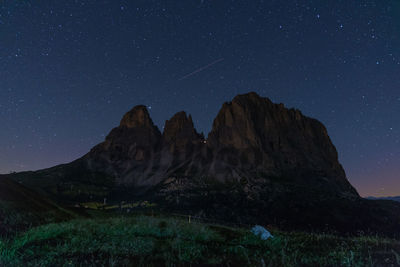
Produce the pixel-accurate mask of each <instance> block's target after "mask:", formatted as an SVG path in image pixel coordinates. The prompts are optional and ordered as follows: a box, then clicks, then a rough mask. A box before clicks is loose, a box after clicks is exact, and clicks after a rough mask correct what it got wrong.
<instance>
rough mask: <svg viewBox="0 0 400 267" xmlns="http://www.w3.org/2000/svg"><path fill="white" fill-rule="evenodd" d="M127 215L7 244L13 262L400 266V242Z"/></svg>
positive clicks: (61, 226) (0, 256)
mask: <svg viewBox="0 0 400 267" xmlns="http://www.w3.org/2000/svg"><path fill="white" fill-rule="evenodd" d="M272 232H273V235H274V238H273V239H269V240H266V241H264V240H261V239H260V238H259V237H257V236H254V235H253V234H252V233H251V231H250V230H249V229H244V228H232V227H226V226H221V225H212V224H201V223H194V222H192V223H189V222H188V221H187V220H184V219H177V218H171V217H151V216H142V215H136V216H129V217H128V216H125V217H122V216H121V217H113V218H96V219H77V220H72V221H69V222H63V223H52V224H47V225H43V226H39V227H36V228H32V229H30V230H29V231H27V232H25V233H22V234H20V235H18V236H17V237H15V238H13V239H10V240H7V241H4V240H3V241H1V242H0V265H5V266H49V265H51V266H54V265H56V266H75V265H78V266H80V265H83V266H160V265H161V266H164V265H168V266H170V265H199V264H201V265H216V264H218V265H223V266H239V265H242V266H299V265H300V266H376V265H380V266H382V265H384V266H390V265H393V266H396V265H400V256H399V251H400V242H399V241H396V240H391V239H383V238H379V237H365V236H361V237H339V236H335V235H328V234H310V233H300V232H293V233H287V232H280V231H272Z"/></svg>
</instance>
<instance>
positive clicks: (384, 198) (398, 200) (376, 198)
mask: <svg viewBox="0 0 400 267" xmlns="http://www.w3.org/2000/svg"><path fill="white" fill-rule="evenodd" d="M366 198H367V199H370V200H393V201H397V202H400V196H398V197H366Z"/></svg>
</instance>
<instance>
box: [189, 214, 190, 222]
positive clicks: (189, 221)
mask: <svg viewBox="0 0 400 267" xmlns="http://www.w3.org/2000/svg"><path fill="white" fill-rule="evenodd" d="M189 223H190V215H189Z"/></svg>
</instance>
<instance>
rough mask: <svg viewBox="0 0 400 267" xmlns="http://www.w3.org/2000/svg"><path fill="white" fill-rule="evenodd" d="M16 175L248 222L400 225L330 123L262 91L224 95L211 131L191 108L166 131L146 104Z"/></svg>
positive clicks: (32, 182)
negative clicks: (70, 154)
mask: <svg viewBox="0 0 400 267" xmlns="http://www.w3.org/2000/svg"><path fill="white" fill-rule="evenodd" d="M24 175H25V176H24ZM23 177H30V179H26V178H23ZM14 179H15V180H18V181H19V182H22V183H24V184H26V185H28V186H31V187H33V188H36V189H37V190H39V191H41V192H43V193H45V194H48V195H50V196H52V197H53V198H56V199H58V200H59V201H63V202H76V201H88V200H90V201H92V200H95V199H98V200H100V201H101V200H103V198H105V197H106V198H107V199H109V200H111V201H112V200H114V201H121V200H128V201H129V200H134V201H143V200H146V201H150V202H152V203H155V204H156V205H157V207H159V208H160V209H162V210H165V211H178V212H183V213H186V214H187V213H189V214H194V215H198V216H206V217H212V218H219V219H223V220H226V221H235V222H242V223H263V224H267V223H272V224H277V225H279V226H281V227H292V228H293V227H295V228H309V229H321V228H333V229H336V230H343V231H353V230H356V229H369V230H374V231H375V230H379V229H381V228H380V226H379V225H381V224H382V223H386V226H385V229H390V231H392V229H396V227H397V229H399V228H398V226H399V225H398V224H396V223H395V222H394V221H393V220H392V219H393V218H394V217H396V216H397V217H399V216H400V215H396V214H400V205H399V206H396V205H394V206H393V205H392V204H390V207H387V206H385V205H386V204H384V206H382V207H381V206H380V205H381V204H376V203H377V202H376V203H375V204H371V203H372V202H368V200H364V199H362V198H360V197H359V195H358V193H357V191H356V190H355V189H354V188H353V187H352V186H351V184H350V183H349V182H348V180H347V178H346V174H345V172H344V170H343V168H342V166H341V164H340V163H339V161H338V154H337V151H336V149H335V147H334V145H333V144H332V142H331V140H330V138H329V136H328V133H327V130H326V128H325V127H324V126H323V124H322V123H320V122H319V121H317V120H315V119H312V118H309V117H306V116H304V115H303V114H302V113H301V112H300V111H299V110H295V109H287V108H285V107H284V105H283V104H274V103H272V102H271V101H270V100H269V99H268V98H263V97H260V96H259V95H257V94H256V93H248V94H243V95H238V96H236V97H235V98H234V99H233V100H232V101H231V102H227V103H224V104H223V106H222V108H221V110H220V111H219V113H218V114H217V116H216V118H215V120H214V122H213V126H212V130H211V131H210V133H209V134H208V136H207V138H205V137H204V136H203V135H202V134H199V133H198V132H197V131H196V129H195V128H194V125H193V120H192V118H191V116H190V115H187V114H186V113H185V112H183V111H181V112H178V113H177V114H175V115H174V116H173V117H172V118H171V119H169V120H167V121H166V123H165V126H164V130H163V132H162V133H161V132H160V131H159V129H158V128H157V127H156V126H155V125H154V123H153V121H152V120H151V118H150V115H149V113H148V111H147V109H146V107H145V106H136V107H134V108H133V109H132V110H131V111H129V112H128V113H127V114H125V115H124V117H123V118H122V120H121V123H120V125H119V126H118V127H116V128H114V129H112V131H111V132H110V133H109V135H108V136H107V137H106V139H105V141H104V142H102V143H100V144H98V145H97V146H95V147H94V148H93V149H91V151H90V152H89V153H87V154H86V155H85V156H83V157H82V158H80V159H78V160H76V161H74V162H72V163H70V164H65V165H60V166H56V167H53V168H50V169H46V170H42V171H38V172H34V173H31V174H29V175H26V174H18V175H15V176H14ZM382 205H383V204H382ZM372 210H373V212H374V214H372ZM366 221H368V224H366ZM385 231H386V230H385ZM388 231H389V230H388Z"/></svg>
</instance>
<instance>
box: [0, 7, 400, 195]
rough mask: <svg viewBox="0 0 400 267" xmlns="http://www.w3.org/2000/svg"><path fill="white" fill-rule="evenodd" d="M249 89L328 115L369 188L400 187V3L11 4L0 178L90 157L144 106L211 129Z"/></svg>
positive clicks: (376, 191) (392, 190)
mask: <svg viewBox="0 0 400 267" xmlns="http://www.w3.org/2000/svg"><path fill="white" fill-rule="evenodd" d="M249 91H255V92H257V93H259V94H260V95H262V96H266V97H269V98H270V99H271V100H272V101H274V102H278V103H280V102H282V103H284V104H285V106H287V107H294V108H298V109H300V110H301V111H302V112H303V113H304V114H305V115H307V116H311V117H314V118H317V119H318V120H320V121H322V122H323V123H324V124H325V125H326V127H327V129H328V132H329V134H330V136H331V139H332V141H333V143H334V144H335V145H336V148H337V150H338V152H339V160H340V162H341V163H342V164H343V166H344V168H345V170H346V173H347V176H348V178H349V180H350V182H351V183H352V184H353V185H354V186H355V187H356V188H357V190H358V191H359V192H360V194H361V195H363V196H370V195H371V196H388V195H400V1H399V0H374V1H370V0H368V1H367V0H357V1H356V0H335V1H311V0H310V1H299V0H298V1H297V0H287V1H285V0H268V1H267V0H265V1H256V0H254V1H227V0H224V1H223V0H221V1H215V0H196V1H190V0H187V1H186V0H185V1H183V0H181V1H178V0H177V1H172V0H171V1H152V0H142V1H128V0H126V1H121V0H107V1H106V0H102V1H100V0H96V1H94V0H92V1H81V0H74V1H73V0H68V1H55V0H53V1H47V0H41V1H27V0H18V1H16V0H0V125H1V129H0V173H9V172H11V171H22V170H37V169H41V168H45V167H51V166H53V165H56V164H60V163H66V162H69V161H72V160H74V159H76V158H78V157H80V156H82V155H84V154H85V153H86V152H88V151H89V149H90V148H91V147H92V146H94V145H95V144H97V143H99V142H101V141H102V140H104V138H105V136H106V135H107V133H108V132H109V131H110V130H111V128H113V127H115V126H116V125H118V123H119V121H120V119H121V117H122V115H123V114H124V113H125V112H127V111H128V110H129V109H131V108H132V107H133V106H134V105H137V104H144V105H147V107H148V109H149V111H150V114H151V116H152V118H153V121H154V122H155V123H156V124H157V125H158V127H159V128H160V129H162V127H163V125H164V122H165V120H166V119H169V118H170V117H171V116H172V115H173V114H174V113H175V112H177V111H180V110H185V111H187V112H188V113H190V114H192V116H193V120H194V123H195V127H196V128H197V129H198V131H200V132H204V133H205V134H207V133H208V132H209V131H210V129H211V125H212V120H213V118H214V117H215V116H216V114H217V112H218V110H219V108H220V107H221V105H222V103H223V102H225V101H229V100H231V99H232V98H233V97H234V96H235V95H236V94H239V93H246V92H249Z"/></svg>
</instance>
